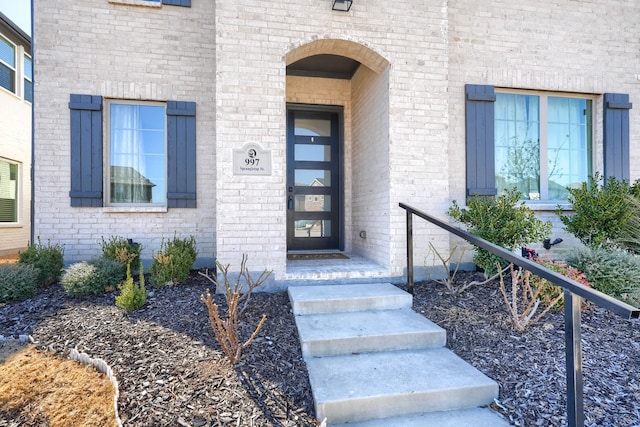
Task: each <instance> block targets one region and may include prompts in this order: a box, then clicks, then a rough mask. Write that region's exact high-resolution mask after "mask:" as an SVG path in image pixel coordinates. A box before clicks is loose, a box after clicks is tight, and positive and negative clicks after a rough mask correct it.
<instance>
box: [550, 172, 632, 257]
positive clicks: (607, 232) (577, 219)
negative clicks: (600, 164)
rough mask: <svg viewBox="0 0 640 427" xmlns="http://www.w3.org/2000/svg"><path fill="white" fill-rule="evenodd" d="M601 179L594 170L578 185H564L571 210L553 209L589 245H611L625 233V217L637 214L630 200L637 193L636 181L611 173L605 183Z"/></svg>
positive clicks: (570, 230)
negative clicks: (592, 174)
mask: <svg viewBox="0 0 640 427" xmlns="http://www.w3.org/2000/svg"><path fill="white" fill-rule="evenodd" d="M602 181H603V176H602V175H600V174H599V173H596V174H595V175H594V176H593V177H589V179H588V181H587V182H583V183H582V184H581V185H580V187H577V188H569V189H568V191H569V197H568V201H569V202H570V203H571V205H572V206H573V211H574V213H571V214H565V213H564V212H563V211H562V209H560V208H558V209H557V210H556V214H557V215H558V216H559V217H560V220H561V221H562V223H563V224H564V226H565V229H566V230H567V231H568V232H569V233H571V234H573V235H574V236H576V237H577V238H578V239H580V241H581V242H582V243H584V244H585V245H587V246H590V247H597V246H613V245H614V244H615V242H616V241H617V240H619V239H620V238H622V237H624V236H625V227H626V225H627V223H628V221H629V220H630V219H631V218H632V217H633V216H634V215H635V216H637V215H639V214H640V210H638V206H637V204H634V203H633V201H632V199H633V198H639V197H640V181H636V182H635V183H634V184H633V185H632V186H630V185H629V183H628V182H627V181H626V180H622V181H619V180H617V179H615V178H614V177H611V178H608V179H607V184H606V185H604V184H602Z"/></svg>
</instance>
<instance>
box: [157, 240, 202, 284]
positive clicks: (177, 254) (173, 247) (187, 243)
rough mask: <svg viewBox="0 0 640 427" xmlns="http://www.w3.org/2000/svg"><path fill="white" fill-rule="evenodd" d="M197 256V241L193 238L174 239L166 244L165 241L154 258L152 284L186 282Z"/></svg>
mask: <svg viewBox="0 0 640 427" xmlns="http://www.w3.org/2000/svg"><path fill="white" fill-rule="evenodd" d="M197 256H198V251H197V250H196V240H195V238H194V237H193V236H190V237H189V238H188V239H180V238H178V237H174V238H173V239H172V240H169V241H168V242H167V243H166V244H165V242H164V240H163V241H162V245H161V247H160V252H158V253H157V254H155V255H154V256H153V262H152V263H151V270H150V272H151V283H152V284H154V285H156V286H163V285H167V284H177V283H182V282H184V281H185V280H187V279H188V278H189V272H190V271H191V267H193V263H194V262H195V261H196V257H197Z"/></svg>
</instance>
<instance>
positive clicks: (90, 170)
mask: <svg viewBox="0 0 640 427" xmlns="http://www.w3.org/2000/svg"><path fill="white" fill-rule="evenodd" d="M69 109H70V113H71V114H70V115H71V191H70V192H69V197H71V206H92V207H96V206H102V203H103V199H102V97H101V96H92V95H71V97H70V102H69Z"/></svg>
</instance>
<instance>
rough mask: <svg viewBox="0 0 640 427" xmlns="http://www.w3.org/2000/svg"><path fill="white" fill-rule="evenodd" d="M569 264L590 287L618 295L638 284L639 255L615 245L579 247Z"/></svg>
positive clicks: (639, 285)
mask: <svg viewBox="0 0 640 427" xmlns="http://www.w3.org/2000/svg"><path fill="white" fill-rule="evenodd" d="M568 262H569V264H571V265H572V266H574V267H576V268H577V269H578V270H580V271H582V272H584V274H585V275H586V276H587V280H588V281H589V283H591V286H593V288H594V289H596V290H598V291H600V292H603V293H605V294H607V295H610V296H612V297H615V298H618V297H620V296H621V295H622V294H625V293H633V291H634V290H635V289H638V288H639V287H640V257H638V256H636V255H633V254H631V253H629V252H626V251H624V250H622V249H617V248H604V247H597V248H581V249H575V250H573V251H572V252H571V254H570V255H569V259H568Z"/></svg>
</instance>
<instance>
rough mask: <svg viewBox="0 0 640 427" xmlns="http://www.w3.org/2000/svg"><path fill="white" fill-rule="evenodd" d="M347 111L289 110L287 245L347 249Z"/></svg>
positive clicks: (296, 247)
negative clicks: (344, 209)
mask: <svg viewBox="0 0 640 427" xmlns="http://www.w3.org/2000/svg"><path fill="white" fill-rule="evenodd" d="M341 114H342V113H341V110H336V109H334V110H333V111H326V110H325V111H321V110H317V109H315V110H300V109H294V108H293V107H291V108H290V109H289V110H288V114H287V249H288V250H314V249H342V246H343V244H342V236H341V234H342V228H343V226H342V197H341V194H342V176H341V175H342V174H341V163H340V162H341V146H340V143H341V134H342V129H341V126H342V124H341V123H342V122H341V119H342V115H341Z"/></svg>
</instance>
